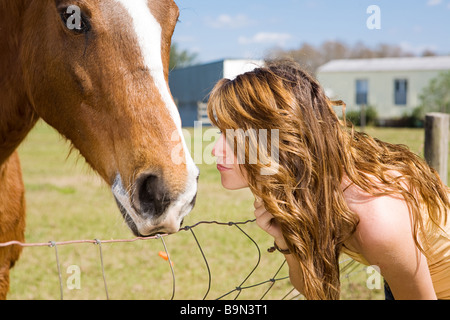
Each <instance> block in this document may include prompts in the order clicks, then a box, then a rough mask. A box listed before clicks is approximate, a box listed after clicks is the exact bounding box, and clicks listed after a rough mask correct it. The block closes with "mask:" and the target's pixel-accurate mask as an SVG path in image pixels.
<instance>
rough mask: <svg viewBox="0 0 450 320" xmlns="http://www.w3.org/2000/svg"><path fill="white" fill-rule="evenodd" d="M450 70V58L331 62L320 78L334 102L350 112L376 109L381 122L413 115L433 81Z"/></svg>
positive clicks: (324, 66)
mask: <svg viewBox="0 0 450 320" xmlns="http://www.w3.org/2000/svg"><path fill="white" fill-rule="evenodd" d="M449 70H450V56H436V57H406V58H381V59H348V60H332V61H330V62H328V63H326V64H324V65H323V66H321V67H320V68H319V69H318V73H317V78H318V80H319V81H320V83H321V84H322V86H323V87H324V88H325V91H326V93H327V95H328V96H329V97H330V98H332V99H340V100H343V101H344V102H345V103H346V104H347V110H348V111H354V110H360V106H361V105H369V106H373V107H375V108H376V110H377V114H378V117H379V119H381V120H383V119H384V120H388V119H397V118H400V117H402V116H404V115H410V114H411V112H412V111H413V110H414V108H416V107H417V106H418V105H419V95H420V93H421V92H422V89H423V88H424V87H426V86H427V85H428V84H429V82H430V80H431V79H433V78H435V77H437V76H438V75H439V73H440V72H443V71H449Z"/></svg>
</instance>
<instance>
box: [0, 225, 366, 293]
mask: <svg viewBox="0 0 450 320" xmlns="http://www.w3.org/2000/svg"><path fill="white" fill-rule="evenodd" d="M254 222H255V220H247V221H242V222H219V221H200V222H198V223H195V224H193V225H191V226H185V227H183V228H182V229H181V230H180V232H179V233H176V234H172V235H156V236H152V237H138V238H133V239H110V240H100V239H94V240H70V241H49V242H39V243H22V242H18V241H10V242H7V243H0V248H2V247H8V246H13V245H19V246H22V247H24V248H36V247H48V248H50V249H51V250H53V251H54V263H55V265H56V266H55V270H56V274H57V278H58V282H59V298H60V299H64V281H63V271H62V269H63V268H62V267H61V261H60V256H59V250H60V249H61V247H66V246H73V245H78V244H80V245H84V244H86V245H95V246H97V247H98V264H99V267H100V269H101V278H102V282H103V287H104V297H103V299H104V298H106V299H110V298H111V296H112V299H114V295H113V294H111V292H110V290H109V289H108V271H109V270H108V268H107V267H105V262H104V260H105V253H104V250H103V247H104V246H105V245H108V244H116V243H124V244H127V243H128V244H131V243H136V242H141V241H144V242H147V241H159V242H161V244H162V247H163V248H164V251H163V252H161V256H164V257H165V260H167V268H169V269H170V272H167V274H168V275H167V276H166V277H169V278H170V279H171V290H170V297H158V298H160V299H171V300H172V299H175V297H176V293H177V289H178V281H179V279H178V277H177V272H176V271H175V268H174V263H173V261H172V259H171V257H172V256H171V247H170V246H169V245H168V244H167V241H166V240H167V239H171V238H173V237H177V235H180V234H181V233H183V232H184V233H188V234H190V235H191V236H192V239H193V242H194V243H195V244H196V246H197V249H198V252H199V256H198V257H199V258H197V257H194V256H193V255H192V259H201V260H203V263H202V265H203V269H204V274H206V281H205V279H204V278H205V277H203V279H202V280H195V279H194V280H192V281H203V282H205V283H204V291H203V292H202V293H201V294H199V296H198V297H196V298H195V299H199V300H200V299H203V300H209V299H216V300H220V299H234V300H236V299H238V298H239V297H240V295H241V294H242V293H243V292H244V291H250V290H254V289H256V288H259V289H260V291H259V292H258V294H257V295H252V299H260V300H262V299H267V297H268V294H269V293H270V292H271V291H272V289H273V288H274V286H275V285H276V284H277V283H283V287H282V289H281V291H280V290H278V291H277V292H276V297H273V296H271V297H270V299H303V296H301V295H300V294H299V293H298V292H297V291H296V290H295V289H294V288H293V287H292V286H291V285H290V282H289V277H288V276H287V271H286V270H287V265H286V261H285V260H284V259H280V260H279V261H280V265H279V266H277V267H276V268H275V269H269V268H267V267H266V266H263V267H261V263H260V262H261V256H262V253H266V251H265V248H264V249H261V246H260V245H259V244H258V243H257V241H256V240H255V239H254V238H253V237H252V236H251V235H250V234H249V233H248V232H246V230H244V228H243V227H244V226H248V225H252V224H254ZM208 225H216V226H221V227H225V228H233V229H234V230H236V231H237V232H238V233H239V234H241V235H242V236H244V237H245V238H246V239H248V241H247V242H248V243H249V245H250V246H252V247H253V249H252V252H254V255H255V259H254V260H255V262H254V264H253V265H251V266H246V268H245V269H246V270H244V269H243V270H242V271H241V272H242V274H239V275H238V274H235V275H236V277H235V279H240V280H232V281H237V282H236V283H235V284H232V282H230V283H228V284H226V286H227V287H228V289H226V290H224V291H223V292H220V293H218V291H217V290H215V291H214V293H212V290H211V289H212V285H213V277H214V273H213V272H212V271H213V270H212V267H211V263H210V258H211V254H215V255H221V254H222V253H221V252H220V251H219V250H217V251H216V250H214V251H213V252H212V253H211V251H210V252H206V250H205V249H204V243H203V242H202V240H200V239H199V238H198V236H197V234H196V232H197V229H198V228H199V226H208ZM246 254H248V253H246ZM273 255H276V253H274V254H273ZM280 256H281V255H280ZM200 257H201V258H200ZM341 266H343V268H342V269H343V270H345V272H344V273H343V276H342V279H346V280H347V281H350V277H351V276H354V275H356V274H358V273H362V272H365V271H366V268H364V267H363V268H361V267H360V266H359V265H353V264H352V260H351V259H343V260H341ZM261 268H266V269H267V270H263V273H264V274H265V276H263V278H261V276H259V277H253V275H254V274H255V272H256V270H258V269H261ZM247 269H248V270H249V271H247ZM233 273H236V272H235V271H233ZM124 278H126V275H124ZM183 278H184V276H182V279H183ZM166 280H167V279H166ZM149 285H150V286H152V287H156V286H158V280H155V281H152V283H150V284H149ZM165 285H167V281H165ZM178 298H180V297H178V296H177V299H178ZM183 298H184V297H181V299H183Z"/></svg>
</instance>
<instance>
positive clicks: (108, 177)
mask: <svg viewBox="0 0 450 320" xmlns="http://www.w3.org/2000/svg"><path fill="white" fill-rule="evenodd" d="M69 2H71V3H69ZM178 17H179V9H178V7H177V5H176V4H175V3H174V1H173V0H71V1H67V0H13V1H11V0H0V243H2V242H7V241H11V240H17V241H21V242H23V241H24V230H25V196H24V194H25V189H24V184H23V180H22V173H21V167H20V161H19V157H18V153H17V148H18V146H19V145H20V143H21V142H22V141H23V140H24V139H25V137H26V136H27V134H28V133H29V132H30V130H31V129H32V128H33V127H34V125H35V124H36V122H37V121H38V119H42V120H43V121H45V122H46V123H48V124H49V125H50V126H52V127H53V128H55V129H56V130H57V131H58V132H59V133H60V134H61V135H62V136H63V137H64V138H65V139H66V140H68V141H69V142H70V144H71V145H72V148H75V149H76V150H78V151H79V153H80V154H81V156H82V157H83V158H84V159H85V160H86V162H87V163H88V164H89V165H90V166H91V167H92V168H93V170H94V171H95V172H97V173H98V174H99V175H100V176H101V177H102V179H103V180H104V181H105V182H106V183H107V184H108V185H109V186H110V188H111V191H112V194H113V195H114V198H115V200H116V202H117V205H118V208H119V211H120V212H121V214H122V216H123V218H124V220H125V222H126V224H127V225H128V227H129V228H130V229H131V231H132V233H134V234H135V235H136V236H140V237H146V236H151V235H155V234H161V233H175V232H177V231H179V229H180V227H181V225H182V223H183V219H184V217H185V216H186V215H187V214H188V213H189V212H190V211H191V210H192V208H193V207H194V205H195V201H196V196H197V183H198V176H199V170H198V168H197V167H196V165H195V164H194V161H193V160H192V157H191V155H190V153H189V151H188V148H187V145H186V143H185V141H184V137H183V134H182V127H181V118H180V115H179V113H178V109H177V107H176V105H175V103H174V100H173V98H172V95H171V93H170V88H169V86H168V74H169V59H170V58H169V57H170V47H171V38H172V35H173V32H174V29H175V26H176V24H177V21H178ZM180 146H181V148H180ZM173 150H176V152H174V151H173ZM174 155H175V156H176V158H177V159H176V160H177V161H174ZM178 158H182V159H183V161H178ZM20 253H21V249H20V248H19V246H17V245H14V246H11V247H6V248H1V249H0V298H1V299H6V295H7V292H8V290H9V270H10V268H12V267H13V266H14V263H15V262H16V261H17V260H18V259H19V256H20Z"/></svg>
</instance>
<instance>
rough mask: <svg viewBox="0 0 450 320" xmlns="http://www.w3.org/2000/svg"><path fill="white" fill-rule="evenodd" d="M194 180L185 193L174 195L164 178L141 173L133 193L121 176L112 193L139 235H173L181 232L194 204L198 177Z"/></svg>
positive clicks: (129, 223) (116, 180)
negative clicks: (125, 186) (128, 189)
mask: <svg viewBox="0 0 450 320" xmlns="http://www.w3.org/2000/svg"><path fill="white" fill-rule="evenodd" d="M192 178H193V177H188V182H187V185H186V189H185V191H184V192H183V193H181V194H178V195H176V196H173V195H172V194H171V192H170V191H169V190H168V189H167V187H166V186H165V183H164V181H163V179H162V178H161V177H159V176H158V175H156V174H141V176H140V177H139V178H138V179H137V180H136V182H135V183H134V184H133V187H132V188H131V190H130V191H131V194H130V192H128V191H127V190H126V189H125V188H124V186H123V184H122V178H121V176H120V175H119V174H118V175H117V176H116V179H115V180H114V183H113V185H112V192H113V195H114V197H115V199H116V202H117V205H118V207H119V209H120V212H121V213H122V216H123V218H124V220H125V222H126V223H127V225H128V227H129V228H130V229H131V231H132V232H133V233H134V234H135V235H136V236H144V237H145V236H152V235H155V234H170V233H175V232H178V231H179V229H180V227H181V224H182V222H183V219H184V217H185V216H186V215H187V214H188V213H189V212H190V211H191V210H192V209H193V207H194V205H195V201H196V197H197V178H198V175H197V177H194V179H192ZM192 180H194V181H192Z"/></svg>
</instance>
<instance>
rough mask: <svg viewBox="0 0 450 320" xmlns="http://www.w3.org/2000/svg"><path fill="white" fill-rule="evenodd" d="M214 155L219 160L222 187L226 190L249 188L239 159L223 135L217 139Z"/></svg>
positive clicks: (218, 167)
mask: <svg viewBox="0 0 450 320" xmlns="http://www.w3.org/2000/svg"><path fill="white" fill-rule="evenodd" d="M212 155H213V156H215V157H216V158H217V170H219V172H220V177H221V180H222V185H223V187H224V188H225V189H229V190H237V189H242V188H246V187H248V183H247V179H246V178H245V176H244V175H245V173H244V175H243V173H242V172H241V169H240V166H239V164H238V161H237V158H236V156H235V155H234V152H233V150H232V149H231V148H230V146H229V145H228V143H227V141H226V138H225V135H224V134H223V133H222V134H221V135H220V138H219V139H217V142H216V144H215V145H214V148H213V150H212Z"/></svg>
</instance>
